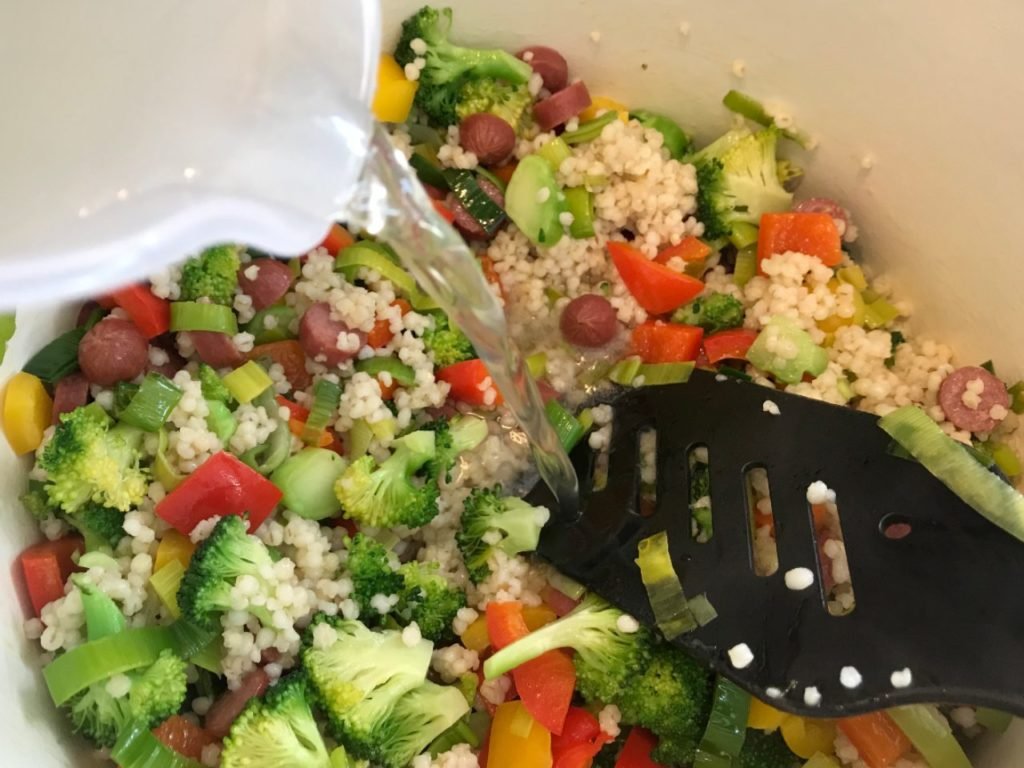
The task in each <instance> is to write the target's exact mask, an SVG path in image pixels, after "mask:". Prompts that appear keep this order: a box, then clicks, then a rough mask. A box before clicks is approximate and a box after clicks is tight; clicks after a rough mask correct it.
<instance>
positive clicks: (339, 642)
mask: <svg viewBox="0 0 1024 768" xmlns="http://www.w3.org/2000/svg"><path fill="white" fill-rule="evenodd" d="M432 650H433V645H432V644H431V643H430V641H429V640H421V641H420V642H418V643H416V644H415V645H412V646H408V645H406V644H405V642H404V641H403V640H402V634H401V632H397V631H393V630H386V631H382V632H374V631H371V630H370V629H368V628H367V627H366V625H365V624H363V623H362V622H360V621H354V620H349V619H342V618H339V617H337V616H325V615H323V614H319V615H317V616H315V617H314V618H313V621H312V622H311V623H310V625H309V627H308V628H307V630H306V635H305V638H304V642H303V649H302V663H303V666H304V668H305V670H306V674H307V675H308V677H309V681H310V684H311V686H312V690H313V691H314V692H315V693H316V697H317V700H318V702H319V704H320V706H321V708H322V709H323V711H324V712H325V713H326V715H327V719H328V723H329V725H330V730H331V733H332V735H333V736H334V737H335V738H337V739H338V740H339V741H341V742H342V743H343V744H344V745H345V747H346V748H348V749H352V748H353V746H354V745H361V744H362V736H363V734H364V732H365V729H366V727H367V724H368V723H369V722H370V721H376V720H378V719H381V718H383V717H384V716H386V715H387V713H388V711H389V710H390V709H391V708H392V707H393V706H394V704H395V702H396V701H398V700H399V699H401V698H402V697H403V696H405V695H406V694H407V693H409V692H410V691H411V690H413V689H414V688H416V687H418V686H420V685H422V684H423V682H424V681H425V680H426V677H427V670H428V668H429V667H430V653H431V651H432ZM360 751H365V750H360ZM356 754H357V756H358V757H362V756H363V755H362V754H359V752H356Z"/></svg>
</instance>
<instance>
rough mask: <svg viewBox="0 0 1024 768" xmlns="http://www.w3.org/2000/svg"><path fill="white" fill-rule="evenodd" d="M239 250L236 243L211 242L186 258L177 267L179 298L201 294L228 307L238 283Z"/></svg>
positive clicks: (193, 298) (184, 299)
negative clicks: (197, 253)
mask: <svg viewBox="0 0 1024 768" xmlns="http://www.w3.org/2000/svg"><path fill="white" fill-rule="evenodd" d="M240 250H241V249H240V248H239V247H238V246H236V245H215V246H214V247H213V248H207V249H206V250H205V251H203V252H202V253H200V254H199V255H198V256H193V257H192V258H191V259H189V260H188V261H186V262H185V263H184V265H182V267H181V300H182V301H198V300H199V299H204V298H205V299H209V300H210V301H212V302H213V303H214V304H225V305H227V306H229V307H230V306H231V305H232V304H233V303H234V301H235V289H236V288H237V287H238V268H239V267H240V266H241V260H240V259H239V252H240Z"/></svg>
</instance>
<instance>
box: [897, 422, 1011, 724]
mask: <svg viewBox="0 0 1024 768" xmlns="http://www.w3.org/2000/svg"><path fill="white" fill-rule="evenodd" d="M878 426H880V427H881V428H882V429H883V430H885V431H886V432H887V433H888V434H889V436H890V437H892V438H893V440H895V441H896V442H897V443H899V445H901V446H902V447H903V448H905V449H906V450H907V452H909V453H910V455H911V456H913V457H914V458H915V459H917V460H918V461H919V462H921V464H923V465H924V467H925V469H927V470H928V471H929V472H931V473H932V474H933V475H934V476H935V477H936V478H938V479H939V480H940V481H941V482H942V483H943V484H944V485H945V486H946V487H947V488H949V489H950V490H951V491H953V493H955V494H956V495H957V496H959V497H960V498H961V499H963V500H964V502H965V503H967V504H968V505H969V506H970V507H971V508H972V509H974V510H975V511H976V512H977V513H978V514H980V515H982V516H983V517H985V518H987V519H988V520H989V521H990V522H992V523H995V524H996V525H998V526H999V527H1000V528H1002V529H1003V530H1004V531H1006V532H1007V533H1009V534H1010V535H1011V536H1013V537H1015V538H1017V539H1020V540H1021V541H1024V496H1021V494H1020V493H1019V492H1018V491H1017V490H1016V489H1015V488H1014V487H1013V486H1012V485H1010V484H1009V483H1004V482H1003V481H1002V480H1001V479H999V478H998V477H997V476H996V475H994V474H992V473H991V472H989V471H988V470H987V469H986V468H985V467H983V466H982V465H981V464H979V463H978V462H977V461H975V460H974V458H973V457H972V456H971V455H970V454H969V453H968V452H967V451H966V450H965V448H964V446H962V445H961V444H960V443H958V442H957V441H955V440H953V438H951V437H949V436H947V435H946V433H945V432H943V431H942V430H941V429H939V426H938V424H936V423H935V422H934V421H933V420H932V419H931V418H930V417H929V416H928V414H926V413H925V412H924V411H922V410H921V409H920V408H917V407H915V406H912V405H906V406H903V407H902V408H898V409H896V410H895V411H893V412H892V413H889V414H887V415H885V416H883V417H882V418H881V419H879V420H878ZM908 735H909V734H908ZM911 741H913V739H911Z"/></svg>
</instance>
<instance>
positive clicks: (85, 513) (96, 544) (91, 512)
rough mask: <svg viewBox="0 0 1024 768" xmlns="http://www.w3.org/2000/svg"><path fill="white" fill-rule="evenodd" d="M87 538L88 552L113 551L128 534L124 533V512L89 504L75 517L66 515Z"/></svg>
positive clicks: (74, 515)
mask: <svg viewBox="0 0 1024 768" xmlns="http://www.w3.org/2000/svg"><path fill="white" fill-rule="evenodd" d="M65 519H66V520H67V521H68V522H69V523H71V525H72V526H74V527H75V528H76V529H78V532H79V533H81V534H82V536H83V537H84V538H85V550H86V552H93V551H95V550H113V549H114V548H116V547H117V545H118V544H119V543H120V541H121V539H123V538H124V537H125V536H126V535H127V534H126V533H125V532H124V512H122V511H121V510H119V509H111V508H110V507H104V506H103V505H101V504H96V503H89V504H86V505H85V506H84V507H82V508H81V509H79V510H78V511H77V512H76V513H75V514H73V515H66V516H65Z"/></svg>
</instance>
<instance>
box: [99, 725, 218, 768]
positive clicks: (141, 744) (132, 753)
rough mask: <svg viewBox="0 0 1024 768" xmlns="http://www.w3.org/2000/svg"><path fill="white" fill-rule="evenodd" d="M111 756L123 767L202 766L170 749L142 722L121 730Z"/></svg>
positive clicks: (184, 767)
mask: <svg viewBox="0 0 1024 768" xmlns="http://www.w3.org/2000/svg"><path fill="white" fill-rule="evenodd" d="M110 757H111V758H112V759H113V760H114V762H116V763H117V764H118V765H119V766H121V768H202V764H201V763H197V762H196V761H195V760H190V759H189V758H187V757H185V756H184V755H182V754H179V753H177V752H175V751H174V750H173V749H170V748H169V747H168V746H166V745H165V744H164V743H163V742H162V741H160V740H159V739H158V738H157V737H156V736H154V735H153V732H152V731H151V730H149V728H146V727H145V725H144V724H142V723H133V724H131V725H129V726H128V727H127V728H125V729H124V731H122V732H121V735H120V736H118V738H117V743H116V744H114V748H113V749H112V750H111V751H110Z"/></svg>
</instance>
